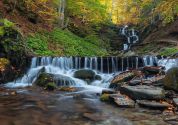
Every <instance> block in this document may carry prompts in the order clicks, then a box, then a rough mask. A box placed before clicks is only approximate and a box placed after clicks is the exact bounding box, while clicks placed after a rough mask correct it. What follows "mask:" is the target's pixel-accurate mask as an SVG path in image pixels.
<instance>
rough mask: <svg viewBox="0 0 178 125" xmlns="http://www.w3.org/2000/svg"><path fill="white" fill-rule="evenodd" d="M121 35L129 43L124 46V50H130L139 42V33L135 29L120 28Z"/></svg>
mask: <svg viewBox="0 0 178 125" xmlns="http://www.w3.org/2000/svg"><path fill="white" fill-rule="evenodd" d="M119 35H121V36H124V37H126V38H127V41H125V43H124V44H123V50H124V51H126V50H129V49H130V48H131V46H132V45H134V44H136V43H138V42H139V36H138V32H137V31H136V30H135V29H129V28H128V26H127V25H126V26H124V27H121V28H119Z"/></svg>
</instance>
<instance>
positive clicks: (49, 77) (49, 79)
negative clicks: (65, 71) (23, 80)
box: [34, 73, 75, 87]
mask: <svg viewBox="0 0 178 125" xmlns="http://www.w3.org/2000/svg"><path fill="white" fill-rule="evenodd" d="M48 83H55V84H56V85H57V86H71V85H75V81H74V80H73V79H72V78H70V77H68V76H64V75H60V74H50V73H41V74H40V75H39V76H38V77H37V79H36V81H35V82H34V84H36V85H38V86H40V87H45V86H46V85H47V84H48Z"/></svg>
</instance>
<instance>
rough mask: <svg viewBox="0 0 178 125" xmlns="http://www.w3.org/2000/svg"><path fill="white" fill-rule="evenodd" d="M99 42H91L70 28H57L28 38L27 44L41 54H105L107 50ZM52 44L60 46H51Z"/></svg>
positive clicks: (37, 53)
mask: <svg viewBox="0 0 178 125" xmlns="http://www.w3.org/2000/svg"><path fill="white" fill-rule="evenodd" d="M97 44H98V43H96V44H94V43H91V40H90V41H89V39H88V40H85V39H84V38H81V37H78V36H76V35H74V34H73V33H71V32H70V31H68V30H61V29H55V30H53V31H52V32H46V33H41V34H40V33H38V34H36V35H34V36H29V37H28V38H27V45H28V46H29V47H30V48H31V49H32V50H33V51H34V53H35V54H36V55H40V56H61V55H63V56H104V55H107V54H108V53H107V51H106V50H105V49H103V48H102V47H101V46H100V45H97ZM50 46H55V47H56V46H58V47H57V48H51V47H50Z"/></svg>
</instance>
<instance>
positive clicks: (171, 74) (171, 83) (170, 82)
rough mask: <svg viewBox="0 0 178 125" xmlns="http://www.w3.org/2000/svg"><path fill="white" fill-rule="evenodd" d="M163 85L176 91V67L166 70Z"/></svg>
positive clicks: (177, 79) (177, 85) (177, 75)
mask: <svg viewBox="0 0 178 125" xmlns="http://www.w3.org/2000/svg"><path fill="white" fill-rule="evenodd" d="M164 86H165V88H167V89H172V90H175V91H178V67H174V68H171V69H169V70H168V71H167V73H166V77H165V78H164Z"/></svg>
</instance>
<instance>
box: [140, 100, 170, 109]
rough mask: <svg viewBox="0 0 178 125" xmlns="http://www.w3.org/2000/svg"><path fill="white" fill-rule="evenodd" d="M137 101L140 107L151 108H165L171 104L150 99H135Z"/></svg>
mask: <svg viewBox="0 0 178 125" xmlns="http://www.w3.org/2000/svg"><path fill="white" fill-rule="evenodd" d="M137 103H138V104H139V105H140V106H142V107H147V108H152V109H167V108H168V107H172V105H171V104H169V103H167V102H157V101H151V100H137Z"/></svg>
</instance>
